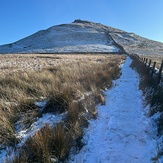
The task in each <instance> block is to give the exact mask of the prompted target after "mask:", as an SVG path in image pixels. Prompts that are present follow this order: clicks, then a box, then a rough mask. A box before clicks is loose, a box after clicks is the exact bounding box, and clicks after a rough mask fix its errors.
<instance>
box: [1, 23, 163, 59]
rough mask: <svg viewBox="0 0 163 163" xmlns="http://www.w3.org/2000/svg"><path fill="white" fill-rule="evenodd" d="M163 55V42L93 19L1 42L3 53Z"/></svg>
mask: <svg viewBox="0 0 163 163" xmlns="http://www.w3.org/2000/svg"><path fill="white" fill-rule="evenodd" d="M124 50H125V51H126V52H127V53H137V54H140V55H159V56H162V55H163V43H160V42H156V41H152V40H149V39H146V38H143V37H140V36H138V35H136V34H134V33H128V32H125V31H123V30H119V29H116V28H112V27H109V26H105V25H102V24H100V23H94V22H90V21H82V20H75V21H74V22H73V23H69V24H61V25H57V26H53V27H51V28H48V29H47V30H42V31H39V32H37V33H35V34H33V35H31V36H28V37H26V38H24V39H21V40H19V41H17V42H14V43H11V44H7V45H1V46H0V53H68V52H78V53H80V52H92V53H93V52H115V53H117V52H118V53H124V52H125V51H124Z"/></svg>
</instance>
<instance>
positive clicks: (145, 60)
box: [129, 54, 163, 84]
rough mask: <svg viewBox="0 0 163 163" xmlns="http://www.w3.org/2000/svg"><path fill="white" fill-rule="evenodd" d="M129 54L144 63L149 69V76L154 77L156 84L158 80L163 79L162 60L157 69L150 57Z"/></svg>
mask: <svg viewBox="0 0 163 163" xmlns="http://www.w3.org/2000/svg"><path fill="white" fill-rule="evenodd" d="M129 56H132V57H133V58H134V59H136V60H138V61H139V62H140V63H142V64H143V65H144V67H145V68H147V69H148V70H149V73H150V74H151V77H156V79H157V84H159V83H160V81H161V80H162V79H163V73H162V70H163V60H162V62H161V65H160V67H159V69H157V68H156V62H155V61H154V62H153V61H152V59H149V58H145V57H140V56H139V55H137V54H130V55H129Z"/></svg>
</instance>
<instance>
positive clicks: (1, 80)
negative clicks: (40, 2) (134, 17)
mask: <svg viewBox="0 0 163 163" xmlns="http://www.w3.org/2000/svg"><path fill="white" fill-rule="evenodd" d="M122 60H124V56H120V55H54V54H53V55H50V54H49V55H45V54H43V55H34V54H32V55H1V56H0V61H1V63H3V65H1V67H0V73H1V74H2V75H1V76H0V92H1V93H0V112H1V115H3V116H1V118H0V130H1V131H3V132H0V144H3V145H4V146H7V145H12V144H15V143H16V142H17V140H16V137H15V135H16V134H15V133H16V130H15V128H14V124H15V123H16V122H17V121H22V123H24V125H26V127H28V126H30V125H31V123H32V122H33V121H34V119H35V118H36V117H38V116H41V114H44V113H47V112H52V113H53V114H55V113H62V112H65V111H67V112H68V114H67V117H66V119H65V123H64V124H58V125H57V126H56V127H55V128H54V129H51V128H49V126H46V127H45V128H43V129H41V130H40V131H39V132H38V133H36V134H35V136H34V137H33V138H31V139H30V140H28V142H27V143H26V144H25V146H24V149H25V150H23V149H22V153H21V155H20V156H19V157H18V158H17V161H16V162H23V161H25V160H27V161H28V162H30V161H36V162H50V159H51V158H52V157H54V158H55V159H59V160H63V159H65V157H66V155H67V153H68V151H69V149H70V146H73V145H78V146H80V145H81V144H80V138H81V137H82V128H83V127H84V126H87V119H89V118H94V117H96V115H97V112H96V104H97V103H99V102H101V103H103V104H104V103H105V100H104V97H103V95H102V91H101V89H104V88H106V87H110V86H111V84H112V80H113V79H115V78H116V77H117V76H118V74H119V64H120V63H121V61H122ZM36 64H37V66H36ZM26 65H27V66H26ZM4 67H5V68H4ZM13 67H15V68H13ZM36 67H37V68H36ZM44 99H45V100H47V101H48V103H47V105H46V106H45V108H44V110H43V111H42V112H41V113H40V112H39V108H37V107H36V106H35V102H36V101H42V100H44ZM47 133H48V134H47ZM5 134H6V135H10V136H8V137H6V136H4V135H5ZM65 136H66V137H65ZM6 138H7V139H6ZM67 138H68V139H67ZM26 151H28V152H26ZM32 151H34V152H32Z"/></svg>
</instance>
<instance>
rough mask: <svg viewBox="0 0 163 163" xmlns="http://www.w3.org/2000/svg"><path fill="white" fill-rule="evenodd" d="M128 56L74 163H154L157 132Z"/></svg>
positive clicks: (86, 133) (74, 157)
mask: <svg viewBox="0 0 163 163" xmlns="http://www.w3.org/2000/svg"><path fill="white" fill-rule="evenodd" d="M131 62H132V60H131V59H130V58H129V57H127V59H126V61H125V63H124V65H122V75H121V76H120V78H118V79H117V80H115V81H114V84H113V87H112V88H111V89H109V90H107V91H106V92H105V95H106V105H105V106H99V107H98V117H97V119H96V120H90V121H89V122H90V125H89V127H88V128H87V129H86V130H85V135H84V138H83V141H84V142H85V144H86V145H85V146H83V148H82V149H81V150H80V152H79V153H78V154H77V155H75V156H73V158H71V161H69V162H71V163H72V162H74V163H154V161H152V158H154V157H155V156H156V155H157V154H156V152H157V151H156V140H155V139H154V137H155V132H154V129H153V126H152V120H151V119H150V118H149V117H147V116H146V110H145V109H147V108H144V106H143V97H142V91H141V90H139V75H138V74H137V73H136V72H135V70H132V69H131V67H130V64H131Z"/></svg>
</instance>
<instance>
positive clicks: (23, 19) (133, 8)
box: [0, 0, 163, 45]
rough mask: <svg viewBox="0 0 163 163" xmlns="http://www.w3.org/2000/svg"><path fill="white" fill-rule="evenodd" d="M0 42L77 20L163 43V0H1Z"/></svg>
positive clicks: (17, 38)
mask: <svg viewBox="0 0 163 163" xmlns="http://www.w3.org/2000/svg"><path fill="white" fill-rule="evenodd" d="M0 18H1V19H0V45H1V44H7V43H11V42H14V41H17V40H19V39H21V38H24V37H26V36H28V35H31V34H33V33H35V32H37V31H38V30H42V29H47V28H49V27H51V26H53V25H58V24H63V23H70V22H73V21H74V20H75V19H82V20H90V21H94V22H97V23H102V24H105V25H108V26H112V27H115V28H119V29H122V30H125V31H128V32H134V33H136V34H138V35H141V36H143V37H146V38H149V39H153V40H157V41H160V42H163V0H155V1H154V0H80V1H79V0H1V1H0Z"/></svg>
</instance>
